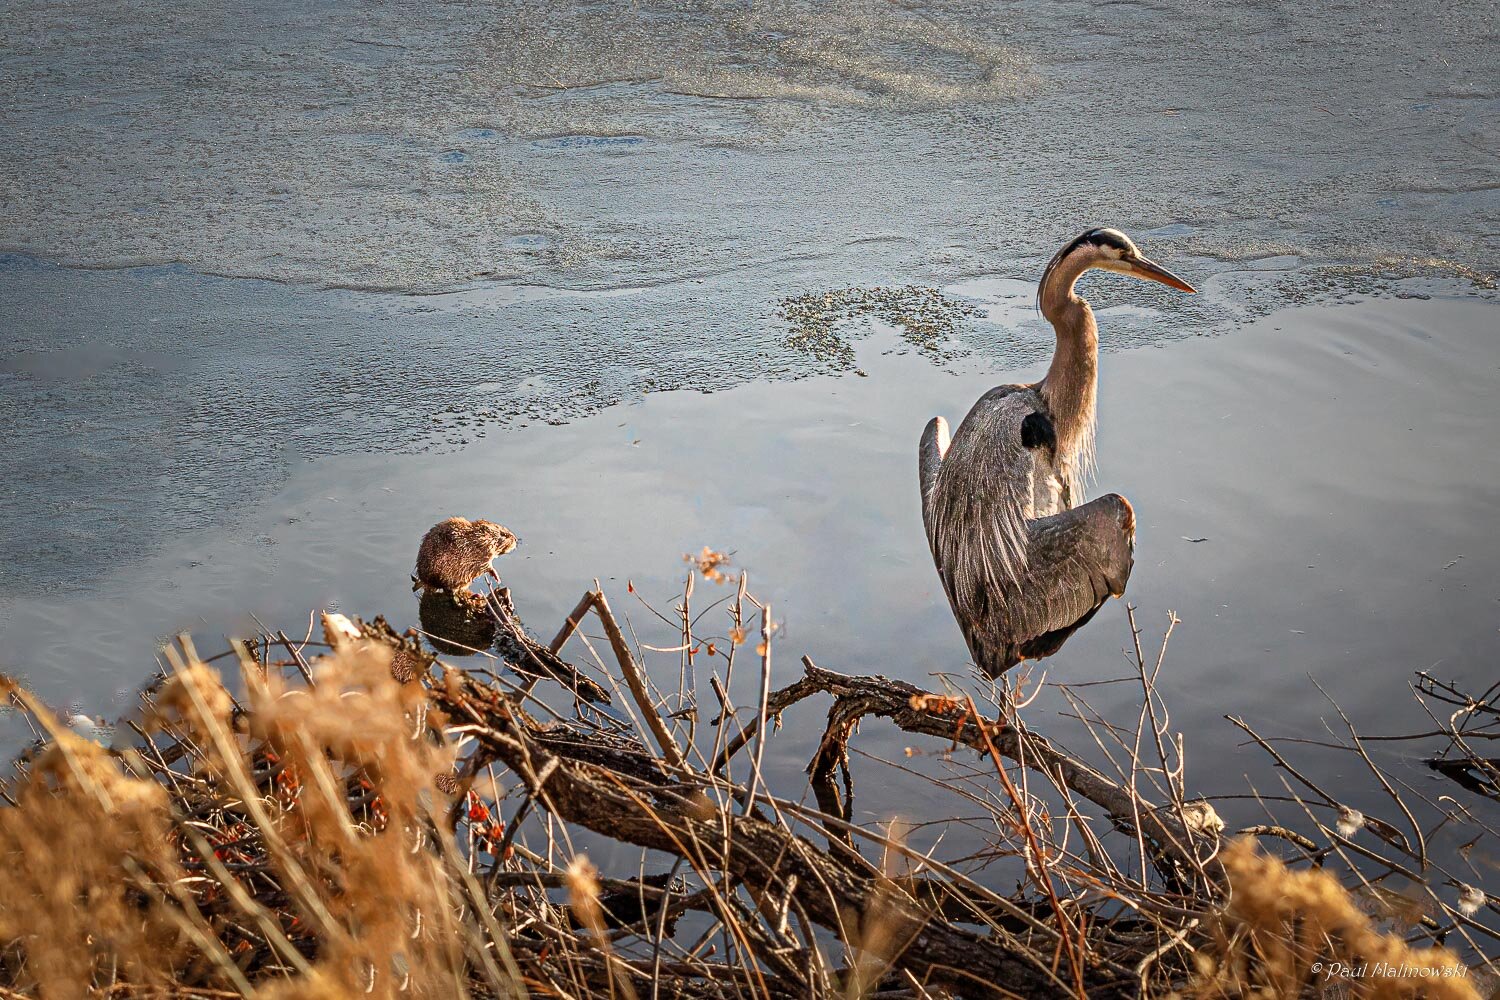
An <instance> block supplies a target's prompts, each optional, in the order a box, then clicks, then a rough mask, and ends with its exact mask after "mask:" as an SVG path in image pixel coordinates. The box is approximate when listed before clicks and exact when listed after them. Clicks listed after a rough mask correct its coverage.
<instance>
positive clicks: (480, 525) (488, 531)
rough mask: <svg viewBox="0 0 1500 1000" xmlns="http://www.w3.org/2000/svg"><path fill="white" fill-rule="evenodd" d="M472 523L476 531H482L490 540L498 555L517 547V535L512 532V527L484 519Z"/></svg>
mask: <svg viewBox="0 0 1500 1000" xmlns="http://www.w3.org/2000/svg"><path fill="white" fill-rule="evenodd" d="M471 525H472V527H473V528H474V529H475V530H476V531H479V532H482V533H483V536H484V537H485V538H486V539H488V540H489V543H490V545H491V547H492V548H493V549H494V551H495V555H497V556H503V555H505V553H507V552H509V551H510V550H511V549H514V548H515V547H516V536H515V535H513V534H511V531H510V529H509V528H507V527H505V526H504V525H501V524H496V523H495V522H494V521H485V520H483V519H481V520H478V521H473V522H471Z"/></svg>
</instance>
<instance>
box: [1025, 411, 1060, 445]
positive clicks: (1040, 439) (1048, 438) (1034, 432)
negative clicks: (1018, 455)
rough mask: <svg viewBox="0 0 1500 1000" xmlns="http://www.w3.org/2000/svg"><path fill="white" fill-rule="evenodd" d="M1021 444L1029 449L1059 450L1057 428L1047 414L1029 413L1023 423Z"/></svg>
mask: <svg viewBox="0 0 1500 1000" xmlns="http://www.w3.org/2000/svg"><path fill="white" fill-rule="evenodd" d="M1021 444H1022V445H1023V446H1025V447H1027V448H1046V449H1047V450H1048V451H1056V450H1057V428H1055V427H1053V426H1052V419H1051V418H1050V417H1048V416H1047V414H1045V413H1040V412H1038V413H1028V414H1027V415H1026V419H1024V420H1022V421H1021Z"/></svg>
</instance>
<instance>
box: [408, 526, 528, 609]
mask: <svg viewBox="0 0 1500 1000" xmlns="http://www.w3.org/2000/svg"><path fill="white" fill-rule="evenodd" d="M515 547H516V536H515V535H512V534H511V533H510V532H509V531H507V530H506V529H505V528H502V527H501V526H500V525H498V524H496V523H495V522H493V521H470V520H469V519H468V518H466V517H450V518H448V520H446V521H439V522H438V523H437V524H434V525H433V526H432V530H431V531H429V532H427V534H426V535H424V536H423V537H422V547H421V548H420V549H418V550H417V572H416V575H414V576H413V577H412V587H411V589H412V590H418V589H421V588H424V587H425V588H428V589H432V590H446V591H448V592H449V593H454V594H456V593H458V592H459V591H462V590H467V589H468V588H469V584H471V583H473V582H474V581H475V580H476V579H478V578H479V577H480V575H482V574H483V573H484V571H485V570H487V569H489V568H490V561H491V560H492V559H494V558H495V557H496V556H503V555H505V553H507V552H509V551H510V550H511V549H513V548H515Z"/></svg>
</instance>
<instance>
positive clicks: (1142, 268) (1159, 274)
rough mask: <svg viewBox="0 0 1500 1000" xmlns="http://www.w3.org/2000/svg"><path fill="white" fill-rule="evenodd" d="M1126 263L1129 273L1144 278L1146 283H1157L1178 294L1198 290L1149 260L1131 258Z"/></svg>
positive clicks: (1138, 257) (1139, 257)
mask: <svg viewBox="0 0 1500 1000" xmlns="http://www.w3.org/2000/svg"><path fill="white" fill-rule="evenodd" d="M1126 263H1127V264H1129V266H1130V273H1131V274H1132V275H1134V276H1135V277H1137V278H1144V279H1145V280H1146V281H1159V282H1161V283H1162V284H1163V285H1166V286H1167V287H1168V288H1175V289H1177V290H1178V291H1179V292H1196V291H1197V290H1198V289H1196V288H1194V287H1193V286H1192V285H1190V284H1188V283H1187V282H1186V281H1183V280H1182V279H1181V278H1179V277H1177V275H1175V274H1173V273H1172V272H1171V271H1168V270H1167V269H1166V268H1164V267H1162V266H1161V265H1160V264H1158V263H1157V262H1156V261H1154V260H1150V259H1149V258H1146V257H1141V256H1136V257H1131V258H1130V259H1129V260H1128V261H1127V262H1126Z"/></svg>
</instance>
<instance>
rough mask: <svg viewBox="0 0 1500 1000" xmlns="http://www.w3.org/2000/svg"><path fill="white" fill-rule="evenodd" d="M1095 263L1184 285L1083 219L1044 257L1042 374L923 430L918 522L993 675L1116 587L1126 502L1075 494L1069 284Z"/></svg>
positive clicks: (1076, 335) (1077, 414) (1082, 468)
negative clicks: (1046, 326) (954, 426)
mask: <svg viewBox="0 0 1500 1000" xmlns="http://www.w3.org/2000/svg"><path fill="white" fill-rule="evenodd" d="M1092 268H1101V269H1103V270H1107V271H1116V272H1118V273H1120V274H1128V275H1131V276H1133V277H1137V278H1143V279H1145V280H1147V281H1159V282H1161V283H1162V284H1164V285H1168V286H1170V287H1172V288H1177V289H1180V290H1182V291H1184V292H1191V291H1193V287H1192V286H1191V285H1189V284H1188V283H1187V282H1185V281H1183V280H1182V279H1181V278H1179V277H1177V275H1175V274H1173V273H1172V272H1171V271H1168V270H1167V269H1166V268H1164V267H1162V266H1161V265H1159V264H1156V263H1154V262H1153V261H1150V260H1148V259H1146V257H1145V256H1143V255H1142V254H1141V252H1140V251H1139V250H1138V249H1136V246H1135V244H1134V243H1132V242H1130V238H1129V237H1127V236H1126V235H1125V234H1124V233H1121V232H1119V231H1118V230H1114V229H1091V230H1089V231H1088V232H1086V233H1084V234H1083V235H1081V236H1079V237H1078V238H1077V239H1075V240H1073V241H1072V242H1070V243H1068V244H1067V245H1066V246H1064V247H1063V248H1062V249H1061V250H1059V251H1058V252H1057V254H1056V255H1055V256H1054V257H1053V258H1052V260H1051V261H1049V262H1048V264H1047V267H1046V269H1045V270H1044V271H1043V272H1042V280H1041V283H1040V285H1039V286H1038V289H1037V303H1038V305H1039V306H1040V307H1041V311H1042V315H1044V316H1046V317H1047V319H1048V321H1049V322H1051V323H1052V327H1053V329H1054V330H1055V331H1056V332H1057V347H1056V349H1055V351H1054V352H1053V355H1052V365H1051V367H1049V368H1048V369H1047V375H1046V377H1045V378H1043V379H1042V380H1041V381H1040V382H1036V383H1034V384H1031V385H1001V386H996V387H995V388H993V389H991V390H990V391H989V392H987V393H985V394H984V395H983V396H981V397H980V398H979V401H978V402H977V403H975V404H974V407H973V409H971V410H970V411H969V415H968V416H966V417H964V420H963V423H961V424H959V427H958V433H957V434H956V435H954V436H953V437H952V439H951V441H950V438H949V435H948V422H947V421H946V420H944V419H943V418H942V417H934V418H933V419H932V420H931V421H929V422H928V424H927V428H926V430H924V431H923V432H922V441H921V445H920V446H919V448H918V477H919V482H920V486H921V490H922V523H923V526H924V527H925V528H926V529H927V543H928V545H929V546H930V547H931V549H932V558H933V561H934V562H935V563H936V564H937V570H938V576H939V577H941V579H942V581H943V589H944V590H945V591H946V592H947V594H948V602H949V604H950V605H952V607H953V615H954V617H955V618H957V619H958V624H959V627H960V628H961V629H962V630H963V633H964V638H965V639H966V640H967V641H968V644H969V652H970V653H971V654H972V655H973V657H974V662H975V663H976V664H977V665H978V666H979V667H980V668H981V669H982V670H984V672H985V673H987V674H988V675H989V676H991V677H996V676H999V675H1000V674H1001V673H1002V672H1003V671H1005V670H1008V669H1009V668H1011V667H1013V666H1015V665H1016V664H1017V663H1019V662H1021V661H1022V660H1028V659H1040V658H1041V657H1044V656H1050V655H1052V654H1053V653H1055V652H1057V650H1058V649H1060V648H1061V647H1062V644H1063V643H1064V642H1066V641H1067V639H1068V636H1070V635H1072V634H1073V633H1074V632H1075V631H1077V630H1078V629H1079V628H1081V627H1082V626H1083V625H1084V623H1086V622H1087V621H1088V620H1089V619H1090V618H1092V617H1093V616H1094V613H1095V612H1096V611H1098V610H1099V608H1100V606H1101V605H1103V603H1104V602H1105V601H1106V600H1107V599H1108V598H1110V597H1118V596H1120V595H1121V594H1123V593H1124V592H1125V582H1126V581H1127V580H1128V579H1129V578H1130V568H1131V564H1132V562H1133V558H1134V556H1133V553H1134V550H1135V512H1134V511H1133V510H1132V509H1131V507H1130V504H1129V502H1127V501H1126V500H1125V498H1124V497H1122V496H1119V495H1118V494H1113V493H1111V494H1110V495H1108V496H1103V497H1100V498H1099V499H1097V500H1093V501H1091V502H1089V503H1086V504H1083V505H1082V506H1076V507H1075V506H1074V505H1075V504H1077V503H1078V502H1079V501H1080V500H1081V499H1082V497H1083V488H1084V485H1085V481H1086V480H1087V478H1088V477H1089V475H1090V474H1091V473H1092V471H1093V462H1094V422H1095V409H1094V406H1095V402H1094V400H1095V393H1096V388H1097V384H1098V362H1099V335H1098V327H1097V326H1096V324H1095V322H1094V313H1093V310H1091V309H1090V308H1089V304H1088V303H1087V302H1085V301H1084V300H1083V299H1082V298H1080V297H1079V296H1078V295H1077V293H1076V292H1074V290H1073V286H1074V285H1075V284H1076V283H1077V281H1078V279H1079V278H1080V277H1082V276H1083V274H1084V272H1085V271H1088V270H1090V269H1092Z"/></svg>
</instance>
